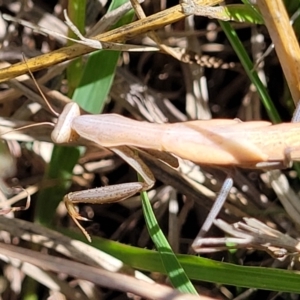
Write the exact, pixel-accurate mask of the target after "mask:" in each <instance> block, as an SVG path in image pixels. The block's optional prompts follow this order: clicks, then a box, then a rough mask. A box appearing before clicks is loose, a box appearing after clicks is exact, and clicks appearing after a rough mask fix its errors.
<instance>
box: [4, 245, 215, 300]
mask: <svg viewBox="0 0 300 300" xmlns="http://www.w3.org/2000/svg"><path fill="white" fill-rule="evenodd" d="M0 252H1V254H2V255H5V256H8V257H13V258H17V259H19V260H21V261H24V262H28V263H31V264H33V265H36V266H38V267H41V268H43V269H47V270H51V271H53V272H63V273H65V274H69V275H70V276H74V277H77V278H81V279H85V280H88V281H91V282H94V283H96V284H99V285H101V286H105V287H109V288H112V289H116V290H120V291H125V292H130V293H133V294H135V295H138V296H141V297H144V298H147V299H158V300H160V299H161V300H165V299H176V300H181V299H182V300H183V299H187V300H188V299H190V300H192V299H203V300H205V299H206V300H209V299H212V298H209V297H204V296H202V297H200V296H194V295H183V294H180V293H179V292H177V291H174V290H173V289H172V288H170V287H167V286H163V285H160V284H151V283H148V282H145V281H142V280H138V279H135V278H133V277H130V276H128V275H124V274H118V273H112V272H108V271H105V270H101V269H98V268H94V267H91V266H86V265H84V264H81V263H77V262H72V261H69V260H67V259H62V258H58V257H55V256H51V255H47V254H42V253H39V252H36V251H32V250H29V249H24V248H20V247H16V246H12V245H7V244H1V250H0Z"/></svg>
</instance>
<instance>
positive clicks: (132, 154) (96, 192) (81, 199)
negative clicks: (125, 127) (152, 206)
mask: <svg viewBox="0 0 300 300" xmlns="http://www.w3.org/2000/svg"><path fill="white" fill-rule="evenodd" d="M111 150H112V151H113V152H115V153H116V154H117V155H118V156H120V157H122V158H123V159H124V160H125V161H126V162H127V163H128V164H129V165H130V166H132V167H133V168H134V169H135V170H136V171H137V172H138V173H139V174H140V175H141V177H142V178H143V179H144V182H130V183H123V184H117V185H111V186H105V187H101V188H96V189H91V190H85V191H79V192H74V193H69V194H68V195H66V196H65V197H64V203H65V205H66V208H67V211H68V213H69V214H70V216H71V218H72V219H73V221H74V222H75V224H76V225H77V226H78V227H79V229H80V230H81V231H82V233H83V234H84V235H85V237H86V238H87V240H88V241H89V242H91V237H90V235H89V234H88V233H87V231H86V230H85V229H84V228H83V227H82V226H81V225H80V223H79V222H78V220H85V221H87V220H88V219H86V218H84V217H82V216H80V215H79V214H78V212H77V211H76V209H75V207H74V205H75V204H79V203H91V204H104V203H111V202H118V201H122V200H125V199H127V198H129V197H131V196H133V195H135V194H136V193H139V192H141V191H145V190H148V189H150V188H151V187H152V186H153V184H154V182H155V179H154V176H153V174H152V173H151V171H150V170H149V168H148V167H147V166H146V165H145V163H144V162H143V161H142V160H141V159H140V157H139V156H138V154H137V152H136V151H134V150H132V149H130V148H129V147H126V146H122V147H114V148H111Z"/></svg>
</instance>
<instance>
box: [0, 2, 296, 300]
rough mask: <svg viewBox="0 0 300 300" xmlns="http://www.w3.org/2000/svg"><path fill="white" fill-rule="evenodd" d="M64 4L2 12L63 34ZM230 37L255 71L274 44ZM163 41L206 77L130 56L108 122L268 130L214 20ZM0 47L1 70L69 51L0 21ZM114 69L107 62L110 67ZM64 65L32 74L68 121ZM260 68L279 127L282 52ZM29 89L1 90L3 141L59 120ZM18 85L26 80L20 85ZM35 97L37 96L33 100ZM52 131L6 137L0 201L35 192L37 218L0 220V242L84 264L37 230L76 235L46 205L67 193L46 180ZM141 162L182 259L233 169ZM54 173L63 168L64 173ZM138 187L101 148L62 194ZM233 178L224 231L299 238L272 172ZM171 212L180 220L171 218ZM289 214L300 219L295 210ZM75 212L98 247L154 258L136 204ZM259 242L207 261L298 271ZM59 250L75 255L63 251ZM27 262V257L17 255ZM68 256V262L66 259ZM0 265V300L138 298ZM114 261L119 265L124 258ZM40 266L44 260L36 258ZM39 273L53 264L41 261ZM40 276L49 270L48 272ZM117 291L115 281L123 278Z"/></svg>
mask: <svg viewBox="0 0 300 300" xmlns="http://www.w3.org/2000/svg"><path fill="white" fill-rule="evenodd" d="M228 2H229V1H228ZM177 4H178V3H177V2H176V1H148V0H146V1H145V2H144V4H143V8H144V11H145V13H146V15H148V16H149V15H151V14H154V13H156V12H158V11H160V10H164V9H166V8H168V7H171V6H173V5H177ZM67 5H68V3H67V1H66V0H60V1H54V0H53V1H9V0H5V1H0V11H1V13H5V14H9V15H13V16H18V17H19V18H21V19H24V20H28V21H30V22H32V23H34V24H38V25H40V26H43V27H46V28H51V29H53V30H54V31H58V32H61V33H64V34H67V27H66V25H65V24H64V22H63V15H62V10H63V9H64V8H66V7H67ZM107 7H108V3H107V2H106V1H104V0H103V1H100V0H99V1H96V0H94V1H93V0H90V1H87V8H86V28H87V29H89V28H91V27H92V26H93V25H94V24H95V23H96V22H97V21H98V20H99V19H100V18H101V17H102V16H103V15H105V13H106V11H107ZM234 27H235V29H236V30H237V32H238V35H239V37H240V39H241V41H242V43H243V45H244V47H245V48H246V50H247V52H248V53H249V55H250V56H251V57H252V59H253V61H256V60H257V58H258V57H260V56H261V55H262V53H263V52H264V51H265V50H266V48H267V46H269V45H270V43H271V39H270V37H269V35H268V32H267V29H266V28H265V26H261V25H250V24H246V23H235V24H234ZM157 34H158V36H159V37H160V39H161V40H162V42H163V43H164V44H167V45H169V46H172V47H180V48H182V49H184V48H187V49H189V50H191V51H192V55H194V53H197V54H199V55H200V56H202V58H201V64H202V65H205V66H206V67H205V66H204V67H203V66H199V64H197V63H190V64H187V63H183V62H180V61H178V60H176V59H175V58H173V57H171V56H170V55H167V54H163V53H158V52H142V53H130V54H129V53H128V52H123V53H122V54H121V55H120V58H119V60H118V66H117V68H116V72H115V77H114V80H113V84H112V87H111V90H110V92H109V96H108V97H107V101H106V104H105V106H104V110H103V112H105V113H118V114H122V115H125V116H128V117H131V118H136V119H138V120H146V121H149V122H178V121H185V120H190V119H210V118H229V119H232V118H239V119H241V120H242V121H250V120H268V115H267V113H266V111H265V110H264V107H263V106H262V104H261V101H260V99H259V96H258V94H257V93H256V91H255V88H254V87H253V85H252V84H251V82H250V80H249V78H248V76H247V75H246V74H245V72H244V71H243V68H242V67H241V65H240V63H239V60H238V58H237V56H236V54H235V52H234V51H233V49H232V47H231V45H230V44H229V42H228V40H227V38H226V36H225V34H224V33H223V31H222V30H221V28H220V26H219V23H218V22H217V21H216V20H211V19H209V18H205V17H196V18H193V17H191V18H188V19H185V20H184V19H183V20H181V21H179V22H176V23H175V24H172V25H168V26H165V27H164V28H161V29H160V30H158V31H157ZM129 42H130V43H132V44H139V45H143V44H148V45H149V44H153V43H152V42H151V41H150V39H149V38H148V37H147V36H146V35H141V36H136V37H134V38H133V39H131V40H130V41H129ZM0 45H1V47H0V64H1V67H3V68H4V67H6V66H7V64H15V63H17V62H21V61H22V60H23V57H22V55H23V54H24V55H25V57H27V58H33V57H36V56H39V55H41V54H43V53H48V52H51V51H53V50H56V49H59V48H61V47H63V46H65V45H66V41H65V39H63V38H57V37H49V36H43V35H41V34H39V33H35V32H33V31H32V30H31V29H28V28H26V27H24V26H22V25H18V24H15V23H13V22H7V21H5V20H3V19H2V18H1V16H0ZM86 60H87V58H86V57H84V58H83V62H85V61H86ZM107 63H108V62H106V61H103V65H105V64H107ZM66 67H67V65H66V63H65V64H59V65H53V66H52V67H50V68H48V69H43V70H40V71H38V72H35V73H34V76H35V77H36V78H37V79H38V80H40V79H41V84H42V85H43V91H44V92H45V93H46V94H47V98H49V101H50V102H51V103H53V105H54V107H55V109H57V110H58V111H61V110H62V108H63V107H64V105H65V103H66V102H68V101H69V100H68V99H67V98H66V97H67V96H68V95H70V89H72V88H70V86H69V84H68V80H67V79H66V78H67V77H66V74H67V72H66V69H65V68H66ZM101 67H102V65H99V66H97V68H99V69H101ZM97 68H96V69H97ZM257 70H258V73H259V74H260V76H261V78H262V81H263V82H265V83H266V84H267V87H268V91H269V93H270V96H271V98H272V100H273V103H274V105H275V107H276V108H277V109H278V111H279V112H280V116H281V118H282V120H283V121H286V122H289V121H290V119H291V115H292V112H293V104H292V101H291V100H289V101H288V100H287V99H289V98H290V97H289V92H288V88H287V85H286V83H285V81H284V79H283V78H284V77H283V74H282V70H281V66H280V64H279V61H278V58H277V56H276V53H275V52H274V51H273V52H271V53H270V54H269V55H268V56H267V57H266V59H265V60H264V62H263V63H262V64H261V65H260V66H259V67H258V69H257ZM93 76H97V74H95V75H93ZM29 81H31V80H30V79H28V77H27V78H25V77H23V78H18V81H17V80H10V81H6V82H2V83H1V84H0V115H1V119H0V121H1V124H0V126H1V127H0V128H1V133H3V132H5V131H7V129H9V128H14V127H19V126H21V125H23V124H28V123H32V122H34V123H36V122H44V121H48V122H49V121H51V122H53V121H54V117H53V116H52V115H51V114H50V113H49V110H48V109H47V108H46V105H45V103H44V102H43V101H41V100H40V99H36V97H39V96H38V92H37V91H36V89H35V87H34V86H33V85H32V84H31V83H30V82H29ZM18 82H21V86H20V84H18ZM26 88H27V89H26ZM28 88H29V91H28ZM30 91H31V93H33V94H30ZM53 91H56V92H53ZM33 97H34V98H33ZM37 101H38V102H39V103H37ZM136 130H139V128H136ZM50 132H51V128H49V127H48V128H47V127H45V126H44V127H41V128H31V129H27V130H26V131H25V132H24V133H23V132H13V133H10V134H9V135H7V136H6V137H5V138H6V139H7V141H5V142H4V141H3V142H1V147H3V150H2V151H3V154H2V155H3V156H2V157H1V158H0V175H1V178H2V179H1V199H3V200H5V199H8V198H11V197H13V195H14V194H19V193H20V190H17V191H16V190H14V189H11V187H12V186H21V187H23V188H26V189H28V191H27V193H29V194H31V197H32V201H31V206H30V209H28V210H26V211H20V212H16V213H15V214H14V215H13V214H12V213H9V214H8V215H6V216H5V218H4V217H1V220H0V229H3V230H5V231H2V232H1V234H0V239H1V240H2V241H5V242H6V243H8V244H9V243H11V244H14V245H16V246H19V247H24V248H28V249H31V250H33V249H35V250H39V252H42V253H46V254H47V253H48V254H51V255H58V256H60V257H64V256H67V257H71V258H72V259H74V260H77V261H85V259H86V260H87V258H82V257H80V258H78V257H77V256H76V255H77V252H76V251H78V249H77V250H75V249H73V248H72V250H70V248H68V246H66V244H67V243H69V240H68V242H67V240H65V239H66V236H64V237H58V236H52V235H51V234H50V233H49V232H47V231H44V229H43V228H42V227H41V225H38V224H39V223H38V222H37V221H38V220H40V221H41V219H42V218H43V217H41V216H40V215H39V214H41V215H43V216H45V215H46V219H47V218H48V220H47V221H42V223H43V222H46V223H47V222H48V221H49V222H48V224H47V226H50V225H49V223H51V226H53V227H55V228H70V231H72V232H78V233H79V231H78V229H77V228H76V227H75V225H74V223H73V222H72V220H71V219H70V217H69V216H68V214H67V212H66V210H65V208H64V205H63V204H60V205H59V206H58V208H57V210H56V212H55V211H54V210H55V209H53V208H52V207H51V204H50V206H49V207H48V203H50V202H52V201H55V200H54V199H53V198H54V196H55V195H57V197H58V200H56V202H57V201H58V202H59V201H60V200H61V199H62V196H61V192H62V193H64V192H65V191H64V188H62V187H61V186H60V184H61V182H60V181H59V180H62V179H59V180H58V181H57V180H56V181H55V180H54V179H52V180H49V179H45V178H44V180H43V177H44V174H45V172H46V170H47V163H48V162H49V160H50V157H51V153H52V148H53V145H52V144H51V143H49V141H50ZM178 139H180V136H178ZM70 151H71V150H70ZM70 155H71V154H70ZM142 157H143V158H144V159H145V161H146V163H147V164H148V165H149V166H150V168H151V170H152V171H153V173H154V175H155V177H156V178H157V182H156V184H155V186H154V188H153V189H151V191H150V192H149V197H150V198H151V203H152V206H153V208H154V211H155V214H156V217H157V219H158V222H159V224H160V226H161V228H162V230H163V232H164V233H165V235H166V236H167V237H168V239H169V242H170V244H171V246H172V248H173V250H174V251H175V252H176V253H182V254H187V253H188V252H189V251H190V245H191V243H192V241H193V239H194V238H195V236H196V235H197V233H198V231H199V229H200V227H201V225H202V223H203V221H204V220H205V218H206V216H207V214H208V212H209V209H210V208H211V206H212V203H213V200H214V199H215V197H216V195H217V193H218V191H219V190H220V188H221V185H222V183H223V181H224V179H225V178H226V176H227V170H222V169H217V168H211V167H209V166H205V167H199V166H197V165H195V164H193V163H190V162H181V167H180V170H179V169H178V170H174V169H171V168H169V167H166V166H165V165H164V164H162V163H161V162H159V161H157V160H156V159H153V158H149V157H148V156H143V155H142ZM64 159H65V160H66V161H67V160H68V159H69V157H68V156H66V157H65V158H64ZM61 164H63V163H61ZM59 166H60V163H59V162H58V164H57V168H59ZM284 174H285V175H287V177H288V179H289V183H290V186H289V187H288V189H291V188H292V187H293V188H294V191H295V192H297V191H298V189H299V185H298V179H297V175H296V172H295V171H294V170H293V169H290V170H287V171H284ZM135 178H136V172H135V171H133V170H132V169H131V168H130V167H129V166H128V165H127V164H126V163H124V162H123V161H122V160H121V159H120V158H119V157H117V156H116V155H114V154H113V153H111V152H110V151H109V150H108V149H104V148H102V149H101V150H99V149H98V148H97V149H95V148H93V147H89V148H88V149H87V151H85V152H84V151H82V155H81V157H80V159H79V160H78V163H77V165H76V167H75V168H74V173H73V175H72V176H71V187H70V188H69V189H68V190H67V192H69V191H71V190H84V189H89V188H92V187H99V186H104V185H111V184H118V183H125V182H131V181H134V180H136V179H135ZM233 178H234V188H233V189H232V190H231V193H230V196H229V199H228V202H227V204H226V205H225V208H224V209H223V211H222V212H221V214H220V215H219V217H221V218H222V219H223V220H224V221H226V222H227V223H228V224H233V223H234V222H238V221H242V218H243V217H253V218H257V219H259V220H260V221H262V222H263V223H265V224H267V225H269V226H271V227H272V228H274V229H276V230H278V231H280V232H282V233H285V234H287V235H288V236H290V237H291V238H297V237H298V236H299V231H298V228H297V226H298V225H297V223H296V222H295V219H297V215H294V216H291V215H290V214H289V212H287V211H286V209H285V208H284V206H282V204H281V202H280V201H279V200H278V196H277V195H276V193H275V192H274V190H273V188H272V186H271V185H270V178H269V174H267V173H265V172H263V171H249V170H242V169H239V170H235V171H234V172H233ZM69 183H70V181H69ZM55 185H59V186H60V187H59V188H61V189H62V191H61V189H59V190H58V191H57V192H54V194H48V195H47V192H46V196H48V199H47V201H46V203H45V202H42V203H41V202H40V201H39V200H37V197H38V196H37V194H38V192H39V191H40V190H42V189H44V188H45V187H49V186H55ZM289 191H291V190H289ZM21 194H22V195H23V198H24V197H26V193H25V192H24V191H22V192H21ZM44 194H45V192H44ZM17 205H19V204H17ZM174 207H175V212H174V211H173V210H172V208H174ZM292 210H294V213H297V211H296V209H292ZM79 211H80V214H81V215H82V216H84V217H87V218H89V219H90V220H91V221H90V222H85V223H82V224H83V226H84V227H85V228H86V230H87V231H88V232H89V233H90V234H91V236H92V238H93V239H96V237H102V238H105V239H109V240H113V241H118V242H120V243H124V244H128V245H132V246H137V247H140V248H148V249H154V246H153V243H152V241H151V239H150V237H149V234H148V232H147V229H146V226H145V222H144V218H143V214H142V210H141V204H140V199H139V196H136V197H133V198H132V199H129V200H128V201H125V202H124V203H123V202H122V203H116V204H105V205H90V204H82V205H79ZM6 217H7V218H9V219H6ZM14 217H16V218H18V219H22V220H27V221H29V222H34V221H35V222H37V223H30V224H31V225H28V224H27V223H26V224H27V225H24V224H23V223H18V221H17V219H14ZM43 220H44V219H43ZM50 221H51V222H50ZM27 226H29V227H27ZM30 226H33V227H30ZM25 233H27V235H26V234H25ZM42 236H44V237H47V241H50V240H51V241H52V239H53V240H55V241H56V242H54V243H53V244H52V245H51V246H49V245H47V246H46V245H45V244H44V242H45V241H44V240H43V238H42ZM78 236H79V234H78ZM207 236H209V237H224V236H226V234H225V233H224V232H223V231H222V230H220V229H218V228H216V227H214V228H212V230H211V231H210V232H209V233H208V235H207ZM73 237H75V236H73ZM280 238H283V237H282V236H279V235H278V236H277V239H280ZM263 242H264V240H263V241H262V242H260V241H257V240H255V242H254V243H252V244H251V243H249V244H247V245H244V247H241V249H238V250H236V251H233V252H230V251H227V250H225V251H222V252H216V253H207V254H205V257H208V258H211V259H214V260H218V261H223V262H232V263H235V264H239V265H246V266H265V267H276V268H281V269H288V268H291V266H292V265H291V262H293V266H292V268H294V269H297V264H298V261H297V260H295V259H294V256H292V257H291V256H288V257H287V258H286V257H285V259H282V260H278V259H276V258H274V257H272V256H271V255H270V253H271V254H273V256H274V254H275V256H276V254H278V252H279V251H281V250H282V249H281V248H285V245H284V246H282V247H279V246H278V245H275V246H276V247H275V248H272V247H271V246H273V245H272V244H268V245H265V244H264V243H263ZM293 242H295V244H292V246H290V248H288V247H287V248H288V252H297V247H296V244H297V242H296V241H295V240H292V243H293ZM64 243H65V244H64ZM37 245H38V246H37ZM59 245H62V246H64V247H66V248H67V249H68V250H65V252H64V251H63V252H60V251H58V248H59ZM72 247H73V246H72ZM74 247H75V246H74ZM77 247H78V248H79V249H80V250H81V255H83V254H82V253H84V254H86V253H87V252H88V251H90V249H89V250H88V248H84V247H85V246H84V245H83V244H80V246H77ZM81 247H82V248H81ZM75 248H76V247H75ZM248 248H251V249H248ZM20 249H22V248H20ZM55 250H56V251H55ZM73 251H74V252H73ZM20 252H21V253H22V250H20ZM67 252H71V253H68V254H67ZM0 253H1V250H0ZM75 253H76V254H75ZM72 254H73V255H74V256H73V255H72ZM94 255H96V254H94V253H93V254H92V255H91V257H94ZM31 256H32V254H31ZM0 258H1V262H0V295H1V298H2V299H25V298H28V299H29V295H31V297H33V298H31V299H45V298H47V297H49V295H51V297H53V298H51V299H64V297H66V298H67V299H77V298H78V299H79V298H80V299H127V298H128V297H132V295H130V294H126V293H124V292H122V293H121V292H116V291H115V290H114V289H110V288H100V287H99V286H97V285H95V284H92V283H88V282H86V281H83V280H74V279H73V276H74V277H76V275H70V276H67V275H66V274H72V273H68V272H67V271H66V269H63V270H61V272H59V270H58V274H59V276H56V275H54V273H50V275H49V274H48V275H46V272H43V273H42V274H41V275H39V276H35V275H36V274H37V272H38V271H37V270H36V269H30V268H29V267H28V268H27V267H24V266H22V267H20V264H19V263H17V262H15V261H14V263H13V264H10V263H8V262H9V260H8V259H7V258H5V257H4V256H3V255H2V254H1V257H0ZM119 258H122V254H121V257H119ZM36 259H37V260H39V258H38V257H36ZM44 263H45V265H44V266H46V262H44ZM50 263H51V262H50ZM53 264H54V261H53ZM40 267H43V262H42V264H41V265H40ZM58 267H59V263H58ZM82 272H84V269H83V271H82ZM84 273H86V274H88V273H89V271H87V270H86V271H85V272H84ZM26 275H29V277H27V276H26ZM147 275H148V276H150V277H151V278H152V279H154V280H156V282H158V283H162V284H163V283H168V282H167V281H166V278H165V277H164V276H163V275H161V274H158V273H150V272H148V273H147ZM47 276H49V277H50V279H49V278H48V277H47ZM79 277H80V276H79ZM32 278H34V279H32ZM45 278H47V279H45ZM117 281H119V282H120V279H118V280H117ZM45 282H46V283H45ZM50 282H51V283H50ZM54 282H55V283H57V282H58V283H57V284H58V285H59V286H60V292H59V291H58V290H57V289H56V288H54V287H53V286H52V283H53V284H54ZM135 284H136V283H135ZM195 286H196V288H197V290H198V292H199V293H201V294H206V295H208V296H210V297H214V298H215V297H216V298H218V299H234V298H235V297H236V296H238V295H243V293H246V292H247V293H249V294H245V295H244V296H241V298H239V299H251V298H252V299H291V298H289V297H290V295H289V294H280V293H276V292H266V291H255V290H246V289H245V290H239V289H237V288H233V287H230V286H226V285H218V284H215V283H207V282H206V283H205V282H201V281H197V282H195ZM75 287H76V293H75V292H74V289H75ZM77 293H78V294H77ZM149 293H150V292H149ZM63 294H64V295H65V296H63ZM249 295H251V296H249ZM161 299H163V298H161ZM236 299H237V298H236ZM293 299H298V296H297V295H294V298H293Z"/></svg>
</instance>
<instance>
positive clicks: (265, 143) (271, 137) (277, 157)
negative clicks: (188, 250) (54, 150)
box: [52, 103, 300, 239]
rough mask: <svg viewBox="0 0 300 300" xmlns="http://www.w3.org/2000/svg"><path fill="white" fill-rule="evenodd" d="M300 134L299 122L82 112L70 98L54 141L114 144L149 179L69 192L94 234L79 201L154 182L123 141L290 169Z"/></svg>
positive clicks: (113, 197)
mask: <svg viewBox="0 0 300 300" xmlns="http://www.w3.org/2000/svg"><path fill="white" fill-rule="evenodd" d="M299 134H300V126H299V125H298V124H297V123H282V124H277V125H272V124H271V123H270V122H266V121H251V122H241V121H240V120H228V119H217V120H207V121H188V122H181V123H173V124H154V123H147V122H141V121H135V120H132V119H129V118H125V117H122V116H120V115H116V114H103V115H80V109H79V106H78V105H77V104H76V103H70V104H68V105H67V106H66V107H65V109H64V111H63V112H62V114H61V115H60V116H59V119H58V122H57V124H56V126H55V128H54V130H53V132H52V140H53V141H54V142H55V143H58V144H61V143H69V142H71V141H74V140H77V139H78V138H79V137H83V138H85V139H87V140H90V141H92V142H95V143H96V144H98V145H100V146H103V147H108V148H110V149H111V150H112V151H114V152H115V153H116V154H118V155H120V156H121V157H122V158H124V159H125V160H126V161H127V162H128V163H129V164H130V165H131V166H133V168H135V169H136V170H137V171H138V172H139V173H140V174H141V175H142V177H143V178H144V180H145V182H144V183H142V182H133V183H127V184H122V185H115V186H107V187H103V188H99V189H93V190H87V191H81V192H76V193H70V194H68V195H66V196H65V198H64V201H65V204H66V207H67V209H68V212H69V213H70V215H71V217H72V218H73V220H74V221H75V222H76V224H77V225H78V226H79V227H80V229H81V230H82V231H83V233H84V234H85V235H86V237H87V238H88V239H90V238H89V235H88V234H87V232H86V231H85V230H84V229H83V228H82V226H81V225H80V224H79V223H78V221H77V220H78V219H80V220H85V218H83V217H81V216H80V215H79V214H78V213H77V212H76V210H75V208H74V204H77V203H80V202H85V203H107V202H114V201H121V200H124V199H126V198H128V197H130V196H132V195H134V194H135V193H137V192H140V191H142V190H147V189H149V188H151V187H152V186H153V184H154V177H153V175H152V173H151V171H150V170H149V169H148V168H147V166H146V165H145V164H144V163H143V162H142V161H141V160H140V159H139V157H138V155H137V154H136V153H135V152H134V151H131V150H130V148H123V147H120V146H134V147H138V148H145V149H152V150H159V151H166V152H169V153H172V154H175V155H177V156H179V157H181V158H183V159H188V160H191V161H193V162H195V163H199V164H203V165H210V166H223V167H232V166H238V167H243V168H262V167H263V168H270V167H271V168H274V167H276V168H284V167H287V166H288V165H289V163H290V162H291V161H292V160H297V159H299V157H300V156H299V153H297V150H298V149H299V148H300V141H299V139H298V136H299ZM231 184H232V183H231V182H230V183H229V184H228V183H227V187H226V190H228V189H230V186H231ZM221 194H222V193H221ZM223 194H224V193H223ZM223 196H224V195H223ZM225 199H226V196H225ZM210 219H211V217H210Z"/></svg>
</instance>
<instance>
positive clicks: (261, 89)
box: [219, 21, 281, 123]
mask: <svg viewBox="0 0 300 300" xmlns="http://www.w3.org/2000/svg"><path fill="white" fill-rule="evenodd" d="M219 23H220V25H221V27H222V29H223V30H224V32H225V34H226V36H227V38H228V40H229V41H230V43H231V45H232V47H233V49H234V51H235V52H236V54H237V56H238V57H239V59H240V61H241V63H242V65H243V67H244V69H245V71H246V73H247V75H248V77H249V78H250V80H251V82H252V83H253V84H254V86H255V87H256V90H257V92H258V94H259V96H260V98H261V100H262V103H263V105H264V107H265V109H266V111H267V113H268V115H269V118H270V119H271V121H272V122H273V123H280V122H281V118H280V116H279V114H278V112H277V110H276V108H275V106H274V104H273V102H272V100H271V98H270V96H269V93H268V91H267V89H266V87H265V86H264V85H263V83H262V82H261V80H260V78H259V76H258V74H257V72H256V71H255V70H254V65H253V63H252V61H251V59H250V57H249V55H248V53H247V51H246V49H245V48H244V46H243V44H242V43H241V41H240V39H239V38H238V36H237V33H236V31H235V30H234V29H233V27H232V26H231V25H230V23H229V22H223V21H219Z"/></svg>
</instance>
